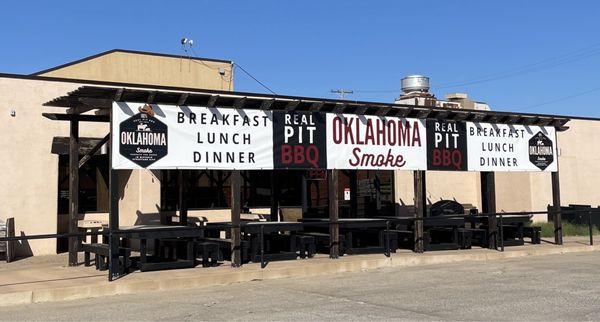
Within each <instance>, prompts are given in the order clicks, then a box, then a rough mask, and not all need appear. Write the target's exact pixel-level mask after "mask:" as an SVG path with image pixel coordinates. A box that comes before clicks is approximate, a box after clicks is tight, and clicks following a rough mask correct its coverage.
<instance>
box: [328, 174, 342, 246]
mask: <svg viewBox="0 0 600 322" xmlns="http://www.w3.org/2000/svg"><path fill="white" fill-rule="evenodd" d="M327 172H328V173H327V174H328V175H327V186H328V189H327V190H328V194H329V221H330V222H331V224H330V225H329V242H330V244H329V258H338V257H339V253H340V251H339V245H340V227H339V223H338V219H339V207H338V170H327Z"/></svg>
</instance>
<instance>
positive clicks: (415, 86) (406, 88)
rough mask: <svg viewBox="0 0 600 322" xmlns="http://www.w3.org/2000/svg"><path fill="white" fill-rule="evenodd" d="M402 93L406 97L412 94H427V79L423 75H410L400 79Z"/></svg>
mask: <svg viewBox="0 0 600 322" xmlns="http://www.w3.org/2000/svg"><path fill="white" fill-rule="evenodd" d="M401 84H402V92H403V93H404V94H405V95H406V94H408V93H412V92H420V93H428V92H429V77H427V76H423V75H410V76H406V77H404V78H402V81H401Z"/></svg>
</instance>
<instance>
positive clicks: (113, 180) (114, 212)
mask: <svg viewBox="0 0 600 322" xmlns="http://www.w3.org/2000/svg"><path fill="white" fill-rule="evenodd" d="M109 171H110V178H109V180H108V193H109V199H108V203H109V205H108V206H109V212H108V234H109V236H108V244H109V249H110V250H109V269H108V280H109V281H112V280H113V278H115V277H117V276H118V272H119V236H118V235H114V234H113V232H114V231H116V230H119V170H114V169H113V168H112V163H111V167H110V169H109Z"/></svg>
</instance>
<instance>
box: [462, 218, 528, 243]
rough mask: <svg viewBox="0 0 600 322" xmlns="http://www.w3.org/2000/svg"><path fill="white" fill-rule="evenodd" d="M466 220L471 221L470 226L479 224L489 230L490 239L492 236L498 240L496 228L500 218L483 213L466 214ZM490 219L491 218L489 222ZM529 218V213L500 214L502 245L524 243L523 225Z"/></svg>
mask: <svg viewBox="0 0 600 322" xmlns="http://www.w3.org/2000/svg"><path fill="white" fill-rule="evenodd" d="M467 218H468V219H467V221H469V222H470V223H471V227H476V226H481V227H484V228H485V229H487V230H488V231H489V236H490V239H492V238H494V237H495V239H497V240H499V238H500V237H499V235H498V234H499V232H498V230H497V227H498V225H499V224H500V223H499V220H500V218H499V217H496V216H493V217H490V216H485V215H474V216H467ZM490 220H493V221H492V222H490ZM530 220H531V215H528V214H523V215H517V214H512V215H505V216H502V228H503V232H504V236H503V243H504V246H521V245H524V244H525V241H524V239H523V238H524V227H525V224H526V223H528V222H529V221H530Z"/></svg>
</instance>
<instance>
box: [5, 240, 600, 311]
mask: <svg viewBox="0 0 600 322" xmlns="http://www.w3.org/2000/svg"><path fill="white" fill-rule="evenodd" d="M564 241H565V243H564V245H562V246H556V245H554V244H551V243H548V242H542V244H541V245H530V244H526V245H525V246H518V247H507V248H506V250H505V252H499V251H494V250H488V249H482V248H473V249H471V250H456V251H436V252H426V253H424V254H415V253H413V252H410V251H405V250H399V251H398V252H397V253H395V254H392V256H391V257H389V258H388V257H385V256H384V255H383V254H372V255H355V256H344V257H341V258H339V259H336V260H331V259H329V258H328V256H326V255H318V256H316V257H314V258H311V259H306V260H295V261H281V262H271V263H269V264H268V265H267V267H266V268H264V269H261V268H260V264H255V263H251V264H246V265H243V266H242V267H240V268H232V267H230V266H229V263H224V264H223V265H221V266H219V267H211V268H203V267H196V268H191V269H180V270H168V271H156V272H143V273H142V272H134V273H131V274H129V275H127V276H125V277H123V278H120V279H118V280H116V281H113V282H108V279H107V272H105V271H104V272H100V271H96V270H95V269H94V268H93V267H84V266H83V265H80V266H78V267H67V256H66V254H61V255H53V256H39V257H32V258H27V259H21V260H18V261H16V262H13V263H8V264H7V263H4V262H2V263H0V305H12V304H28V303H40V302H50V301H62V300H73V299H84V298H93V297H99V296H109V295H117V294H135V293H139V292H148V291H163V290H178V289H190V288H198V287H204V286H212V285H221V284H230V283H237V282H247V281H256V280H268V279H277V278H288V277H309V276H318V275H324V274H333V273H342V272H357V271H364V270H370V269H378V268H383V267H392V268H393V267H407V266H418V265H429V264H443V263H454V262H461V261H487V260H497V259H503V258H518V257H525V256H542V255H551V254H564V253H573V252H590V251H597V250H600V246H596V245H595V246H589V245H588V238H587V237H566V238H565V240H564ZM82 260H83V258H81V261H82Z"/></svg>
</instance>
